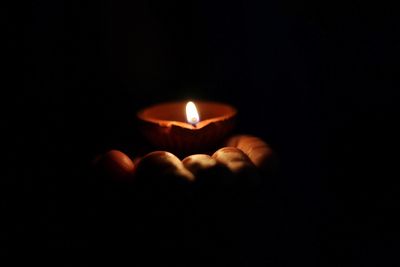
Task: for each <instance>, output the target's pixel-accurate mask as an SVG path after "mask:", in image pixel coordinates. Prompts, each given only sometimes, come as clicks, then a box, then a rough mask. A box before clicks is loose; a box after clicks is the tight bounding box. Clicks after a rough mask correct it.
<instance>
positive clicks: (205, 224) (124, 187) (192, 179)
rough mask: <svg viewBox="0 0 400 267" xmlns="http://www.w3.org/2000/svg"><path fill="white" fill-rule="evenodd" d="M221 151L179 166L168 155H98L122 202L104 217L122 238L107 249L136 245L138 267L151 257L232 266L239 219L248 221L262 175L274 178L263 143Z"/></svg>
mask: <svg viewBox="0 0 400 267" xmlns="http://www.w3.org/2000/svg"><path fill="white" fill-rule="evenodd" d="M224 145H225V146H224V147H222V148H221V149H218V150H217V151H216V152H214V153H213V154H212V155H206V154H196V155H190V156H188V157H186V158H184V159H183V160H180V159H179V158H178V157H176V156H175V155H173V154H172V153H169V152H166V151H155V152H151V153H149V154H147V155H145V156H144V157H142V158H137V159H133V160H132V159H131V158H129V157H128V156H127V155H126V154H124V153H122V152H120V151H117V150H112V151H109V152H107V153H105V154H104V155H102V156H100V157H99V158H98V159H97V160H96V166H97V168H98V170H99V171H100V173H101V174H103V175H105V176H106V177H108V178H109V179H108V181H111V183H112V184H113V185H115V184H118V185H119V186H118V187H117V188H118V189H117V193H116V195H118V197H121V195H124V196H122V199H119V201H116V202H113V203H112V204H111V205H110V209H111V210H112V212H111V214H112V215H110V213H107V215H106V216H104V220H112V221H113V222H112V223H111V224H110V225H113V227H112V228H114V229H117V228H118V230H116V231H122V232H119V234H115V233H114V234H113V235H114V237H113V238H111V239H112V241H110V242H108V243H110V244H118V243H120V244H124V245H121V246H118V249H115V248H114V249H115V251H122V250H123V249H124V248H125V249H128V247H130V246H132V244H134V245H133V246H134V249H133V250H135V251H137V252H138V253H137V255H144V256H143V258H142V260H143V261H147V259H148V257H146V255H149V254H157V255H163V256H162V257H161V258H163V257H164V259H165V258H171V257H172V258H171V259H170V260H167V261H169V262H176V261H178V260H183V261H186V260H193V259H194V258H197V256H196V255H202V257H203V258H204V259H205V260H206V261H209V262H211V261H212V262H218V261H221V264H225V263H226V262H225V261H226V259H231V260H232V259H234V257H232V256H229V255H232V254H233V255H235V253H236V252H235V250H236V249H237V248H238V247H239V243H240V242H241V241H240V238H238V236H239V235H240V234H239V233H240V232H241V229H240V227H241V226H240V221H241V218H243V217H245V218H246V220H250V221H251V215H249V214H248V213H249V210H251V209H252V206H254V197H255V191H256V190H257V186H258V185H259V183H260V178H261V176H260V174H261V173H263V172H264V173H270V172H271V171H273V169H274V167H275V159H274V154H273V152H272V150H271V148H270V147H269V146H268V144H266V143H265V142H264V141H262V140H261V139H260V138H257V137H254V136H249V135H236V136H233V137H231V138H229V139H228V140H226V142H225V143H224ZM244 210H245V213H246V215H245V216H243V211H244ZM111 218H112V219H111ZM127 229H128V230H127ZM115 236H119V237H120V238H118V240H117V241H116V240H115ZM121 239H124V241H121ZM126 244H129V245H126ZM221 248H223V249H221ZM129 249H130V250H132V248H129ZM178 252H179V253H178ZM176 253H178V254H176ZM126 254H129V252H127V253H126ZM185 259H186V260H185ZM155 261H156V262H157V259H155Z"/></svg>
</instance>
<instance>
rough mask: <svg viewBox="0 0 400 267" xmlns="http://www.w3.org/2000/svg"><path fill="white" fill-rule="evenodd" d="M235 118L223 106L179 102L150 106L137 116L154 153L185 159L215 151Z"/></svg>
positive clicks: (230, 108) (228, 108) (234, 114)
mask: <svg viewBox="0 0 400 267" xmlns="http://www.w3.org/2000/svg"><path fill="white" fill-rule="evenodd" d="M185 111H186V112H185ZM236 114H237V111H236V109H235V108H233V107H232V106H230V105H227V104H223V103H217V102H206V101H198V102H196V103H193V102H183V101H182V102H168V103H161V104H157V105H154V106H150V107H148V108H145V109H143V110H141V111H139V112H138V114H137V116H138V118H139V121H140V129H141V131H142V133H143V135H144V136H145V137H146V139H147V140H148V141H149V142H150V143H151V144H152V145H153V146H154V147H155V148H156V149H159V150H168V151H171V152H173V153H176V154H178V155H185V154H188V153H201V152H202V153H204V152H206V151H211V150H212V149H214V148H216V147H217V146H218V145H219V144H220V143H221V141H222V139H223V138H224V137H226V135H227V134H228V133H229V132H231V131H232V129H233V128H234V125H235V117H236Z"/></svg>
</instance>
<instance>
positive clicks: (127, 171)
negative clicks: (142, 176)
mask: <svg viewBox="0 0 400 267" xmlns="http://www.w3.org/2000/svg"><path fill="white" fill-rule="evenodd" d="M94 165H95V167H96V168H97V169H98V170H99V171H100V172H101V173H102V175H105V176H107V177H110V178H111V179H113V180H116V181H131V180H132V178H133V173H134V170H135V164H134V163H133V162H132V160H131V159H130V158H129V157H128V156H127V155H126V154H124V153H122V152H121V151H118V150H111V151H108V152H106V153H105V154H103V155H100V156H99V157H97V158H96V159H95V160H94Z"/></svg>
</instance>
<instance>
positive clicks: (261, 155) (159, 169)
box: [96, 135, 275, 182]
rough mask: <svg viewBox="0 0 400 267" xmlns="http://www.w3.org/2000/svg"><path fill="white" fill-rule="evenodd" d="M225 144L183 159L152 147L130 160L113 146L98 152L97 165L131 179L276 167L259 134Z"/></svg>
mask: <svg viewBox="0 0 400 267" xmlns="http://www.w3.org/2000/svg"><path fill="white" fill-rule="evenodd" d="M225 144H226V147H222V148H221V149H219V150H217V151H216V152H215V153H214V154H213V155H211V156H210V155H204V154H197V155H191V156H188V157H186V158H185V159H183V160H182V161H181V160H180V159H178V158H177V157H176V156H175V155H173V154H172V153H170V152H167V151H154V152H151V153H149V154H147V155H145V156H144V157H142V158H141V159H139V160H135V163H134V161H132V160H131V159H130V158H129V157H128V156H127V155H126V154H124V153H123V152H120V151H117V150H112V151H109V152H107V153H105V154H104V155H101V156H100V157H99V158H98V159H97V160H96V165H97V166H98V167H101V169H102V172H103V173H105V174H106V175H107V176H109V177H111V178H112V179H113V180H119V181H127V182H129V181H133V180H135V179H136V178H137V177H140V176H143V175H154V176H165V175H170V176H171V175H172V176H176V177H180V178H182V179H184V180H187V181H195V180H196V179H197V178H198V177H197V176H198V175H197V174H198V173H202V172H205V171H207V170H210V169H211V170H212V169H213V168H217V167H218V166H219V167H221V166H222V167H223V168H225V169H227V170H228V171H229V172H230V173H231V174H232V175H238V174H242V173H249V172H254V173H256V172H259V171H260V172H263V171H271V170H273V169H274V167H275V160H274V158H275V157H274V155H273V152H272V150H271V148H270V147H269V146H268V144H266V143H265V142H264V141H263V140H261V139H260V138H258V137H254V136H249V135H236V136H233V137H231V138H229V139H228V140H227V141H226V142H225Z"/></svg>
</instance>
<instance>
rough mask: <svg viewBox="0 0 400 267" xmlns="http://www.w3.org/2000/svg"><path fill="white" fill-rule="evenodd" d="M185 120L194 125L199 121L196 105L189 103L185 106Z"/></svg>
mask: <svg viewBox="0 0 400 267" xmlns="http://www.w3.org/2000/svg"><path fill="white" fill-rule="evenodd" d="M186 119H187V121H188V123H190V124H193V125H195V124H196V123H198V122H199V121H200V117H199V113H198V112H197V108H196V105H195V104H194V103H193V102H192V101H189V102H188V103H187V104H186Z"/></svg>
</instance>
